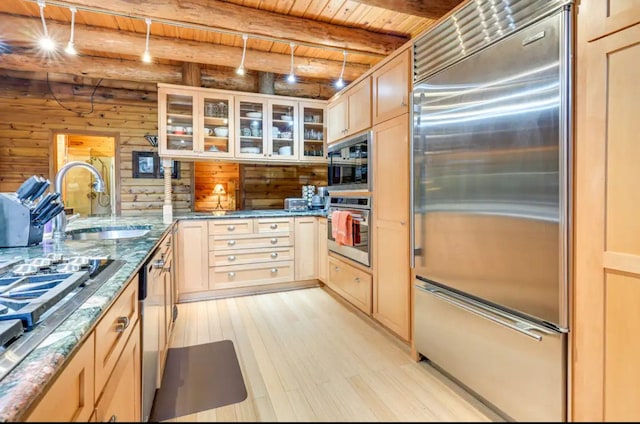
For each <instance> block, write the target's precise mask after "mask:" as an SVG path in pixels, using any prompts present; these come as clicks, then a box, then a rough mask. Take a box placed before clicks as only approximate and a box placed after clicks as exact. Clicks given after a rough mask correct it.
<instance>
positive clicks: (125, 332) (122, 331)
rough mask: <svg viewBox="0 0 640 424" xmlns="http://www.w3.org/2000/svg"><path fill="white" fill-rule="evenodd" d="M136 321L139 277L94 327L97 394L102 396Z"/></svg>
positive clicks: (134, 279)
mask: <svg viewBox="0 0 640 424" xmlns="http://www.w3.org/2000/svg"><path fill="white" fill-rule="evenodd" d="M137 320H138V277H137V276H136V277H135V278H133V279H132V280H131V281H130V282H129V284H128V285H127V287H126V288H125V289H124V291H123V292H122V293H121V294H120V296H119V297H118V299H116V301H115V302H114V303H113V305H111V307H109V309H108V310H107V312H105V314H104V316H103V318H102V319H101V320H100V322H99V323H98V324H97V325H96V329H95V332H96V378H95V385H96V386H95V387H96V388H95V392H96V393H101V392H102V389H103V388H104V385H105V383H106V382H107V380H108V379H109V375H111V371H113V367H114V366H115V364H116V362H117V361H118V358H119V357H120V353H121V352H122V349H123V348H124V345H125V343H126V342H127V339H129V334H131V331H132V330H133V327H134V326H135V324H136V322H137Z"/></svg>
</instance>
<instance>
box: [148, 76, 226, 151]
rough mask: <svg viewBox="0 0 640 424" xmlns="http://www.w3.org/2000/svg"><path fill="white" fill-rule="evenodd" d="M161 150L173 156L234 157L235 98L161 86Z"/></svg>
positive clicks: (159, 92)
mask: <svg viewBox="0 0 640 424" xmlns="http://www.w3.org/2000/svg"><path fill="white" fill-rule="evenodd" d="M158 99H159V109H158V116H159V121H160V122H159V125H158V126H159V140H158V151H159V153H160V155H162V156H171V157H194V156H210V157H233V154H234V149H233V147H234V145H233V136H234V125H233V119H232V116H233V115H232V114H231V113H230V111H232V110H233V95H231V94H225V93H215V92H213V93H212V92H210V91H208V90H202V89H197V88H191V89H189V88H175V87H163V86H159V89H158Z"/></svg>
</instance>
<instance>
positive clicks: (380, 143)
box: [372, 114, 411, 340]
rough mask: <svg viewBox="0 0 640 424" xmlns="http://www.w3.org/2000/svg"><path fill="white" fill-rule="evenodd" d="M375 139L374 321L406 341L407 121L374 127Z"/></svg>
mask: <svg viewBox="0 0 640 424" xmlns="http://www.w3.org/2000/svg"><path fill="white" fill-rule="evenodd" d="M373 138H374V140H376V142H375V143H374V155H373V172H374V176H373V178H374V181H376V184H375V187H374V192H373V199H374V201H373V218H374V219H373V248H372V250H373V255H372V256H373V265H372V266H373V269H375V274H374V277H375V278H374V281H373V317H374V318H375V319H376V320H378V321H380V322H381V323H382V324H383V325H385V326H386V327H388V328H389V329H391V330H392V331H393V332H395V333H396V334H397V335H399V336H400V337H401V338H403V339H404V340H409V338H410V328H409V325H410V293H411V290H410V288H411V282H410V277H411V276H410V272H409V271H410V266H411V264H410V260H409V248H410V247H409V245H410V243H409V224H408V223H409V195H410V193H409V115H408V114H404V115H400V116H398V117H396V118H393V119H391V120H388V121H386V122H384V123H382V124H378V125H376V126H374V127H373Z"/></svg>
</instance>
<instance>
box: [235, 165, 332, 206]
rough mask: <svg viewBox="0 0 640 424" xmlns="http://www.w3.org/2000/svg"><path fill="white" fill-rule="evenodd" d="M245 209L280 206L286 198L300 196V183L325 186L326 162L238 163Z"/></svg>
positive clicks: (301, 184)
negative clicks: (301, 163) (294, 163)
mask: <svg viewBox="0 0 640 424" xmlns="http://www.w3.org/2000/svg"><path fill="white" fill-rule="evenodd" d="M240 183H241V186H240V196H241V198H242V204H243V207H244V209H282V208H283V207H284V199H285V198H287V197H302V186H303V185H309V184H311V185H315V186H326V185H327V165H326V164H318V165H271V164H251V165H249V164H241V165H240Z"/></svg>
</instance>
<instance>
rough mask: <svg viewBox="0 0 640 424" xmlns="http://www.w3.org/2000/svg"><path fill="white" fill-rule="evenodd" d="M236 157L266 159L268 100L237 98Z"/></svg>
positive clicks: (246, 97)
mask: <svg viewBox="0 0 640 424" xmlns="http://www.w3.org/2000/svg"><path fill="white" fill-rule="evenodd" d="M235 109H236V118H237V119H236V126H235V127H236V128H235V129H236V132H237V135H236V140H237V142H236V157H238V158H255V159H264V158H265V157H266V156H267V150H266V148H265V144H266V143H265V136H266V128H267V125H265V122H266V120H267V119H266V116H265V114H266V112H267V100H266V99H262V98H257V97H248V96H236V97H235Z"/></svg>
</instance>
